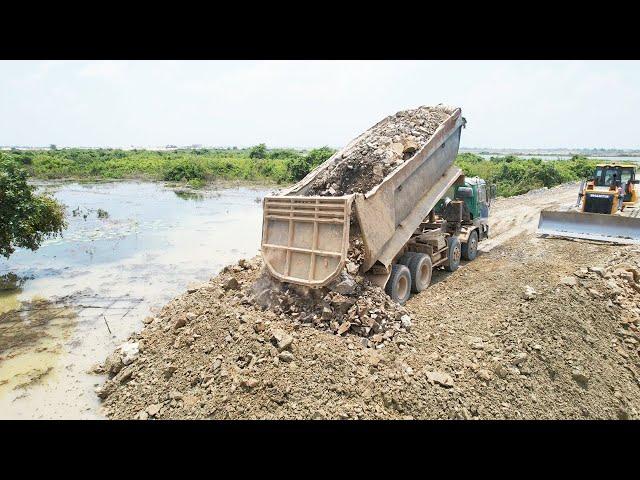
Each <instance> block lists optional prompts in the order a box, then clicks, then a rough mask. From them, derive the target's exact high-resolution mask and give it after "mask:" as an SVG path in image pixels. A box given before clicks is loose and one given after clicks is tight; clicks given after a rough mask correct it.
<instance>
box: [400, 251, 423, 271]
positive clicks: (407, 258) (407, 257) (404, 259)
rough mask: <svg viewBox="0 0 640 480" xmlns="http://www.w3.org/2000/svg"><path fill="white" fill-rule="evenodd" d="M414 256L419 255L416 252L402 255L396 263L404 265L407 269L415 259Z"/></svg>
mask: <svg viewBox="0 0 640 480" xmlns="http://www.w3.org/2000/svg"><path fill="white" fill-rule="evenodd" d="M416 255H420V254H419V253H416V252H406V253H405V254H404V255H402V256H401V257H400V258H399V259H398V262H397V263H399V264H400V265H404V266H406V267H407V268H409V265H410V264H411V261H412V260H413V259H414V258H415V256H416Z"/></svg>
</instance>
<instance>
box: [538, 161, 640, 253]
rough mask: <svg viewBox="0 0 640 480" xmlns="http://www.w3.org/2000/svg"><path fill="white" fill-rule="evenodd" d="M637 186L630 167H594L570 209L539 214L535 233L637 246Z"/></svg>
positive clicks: (639, 227) (639, 233) (639, 230)
mask: <svg viewBox="0 0 640 480" xmlns="http://www.w3.org/2000/svg"><path fill="white" fill-rule="evenodd" d="M638 183H640V181H639V180H638V179H636V166H635V165H633V164H619V163H609V164H598V165H596V167H595V171H594V174H593V176H592V177H591V178H590V179H588V180H583V181H582V183H581V184H580V188H579V191H578V201H577V203H576V206H575V208H574V209H572V210H568V211H554V210H543V211H541V212H540V219H539V221H538V233H540V234H542V235H548V236H554V237H567V238H578V239H584V240H595V241H601V242H607V243H620V244H626V243H640V218H637V217H638V215H637V214H638V212H637V208H638V189H637V185H638ZM632 209H633V210H635V211H632Z"/></svg>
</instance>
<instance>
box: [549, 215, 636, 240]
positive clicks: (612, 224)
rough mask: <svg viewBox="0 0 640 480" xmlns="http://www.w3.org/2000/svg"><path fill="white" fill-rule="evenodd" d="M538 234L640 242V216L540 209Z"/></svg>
mask: <svg viewBox="0 0 640 480" xmlns="http://www.w3.org/2000/svg"><path fill="white" fill-rule="evenodd" d="M537 233H539V234H542V235H551V236H554V237H567V238H579V239H585V240H596V241H600V242H608V243H619V244H631V243H640V218H633V217H626V216H622V215H607V214H600V213H587V212H572V211H568V212H558V211H553V210H542V211H541V212H540V219H539V221H538V231H537Z"/></svg>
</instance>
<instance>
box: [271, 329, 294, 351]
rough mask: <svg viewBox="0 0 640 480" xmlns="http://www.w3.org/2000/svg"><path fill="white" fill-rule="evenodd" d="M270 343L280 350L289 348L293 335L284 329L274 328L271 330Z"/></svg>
mask: <svg viewBox="0 0 640 480" xmlns="http://www.w3.org/2000/svg"><path fill="white" fill-rule="evenodd" d="M271 343H272V344H273V345H275V347H276V348H277V349H278V351H279V352H281V351H283V350H287V349H289V348H291V345H292V344H293V337H292V336H291V335H289V334H288V333H287V332H285V331H284V330H281V329H279V328H275V329H273V330H272V331H271Z"/></svg>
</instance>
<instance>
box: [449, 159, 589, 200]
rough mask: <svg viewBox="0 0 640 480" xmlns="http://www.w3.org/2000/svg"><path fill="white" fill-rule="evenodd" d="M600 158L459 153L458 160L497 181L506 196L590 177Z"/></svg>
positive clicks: (471, 174) (469, 171)
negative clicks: (488, 157)
mask: <svg viewBox="0 0 640 480" xmlns="http://www.w3.org/2000/svg"><path fill="white" fill-rule="evenodd" d="M598 162H599V160H592V159H588V158H585V157H578V156H575V157H573V158H571V159H569V160H544V159H542V158H527V159H523V158H519V157H516V156H514V155H508V156H505V157H491V158H490V159H489V160H485V159H483V158H482V157H480V156H478V155H474V154H471V153H465V154H461V155H458V157H457V159H456V164H457V165H458V166H459V167H460V168H461V169H462V170H463V171H464V173H465V175H467V176H469V177H474V176H478V177H481V178H484V179H485V180H486V181H487V182H489V183H495V184H496V185H497V190H498V191H497V193H498V195H499V196H502V197H510V196H513V195H521V194H523V193H527V192H528V191H529V190H535V189H538V188H542V187H547V188H549V187H553V186H555V185H559V184H561V183H565V182H571V181H576V180H581V179H583V178H587V177H589V176H591V175H592V174H593V171H594V168H595V165H596V164H597V163H598Z"/></svg>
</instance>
